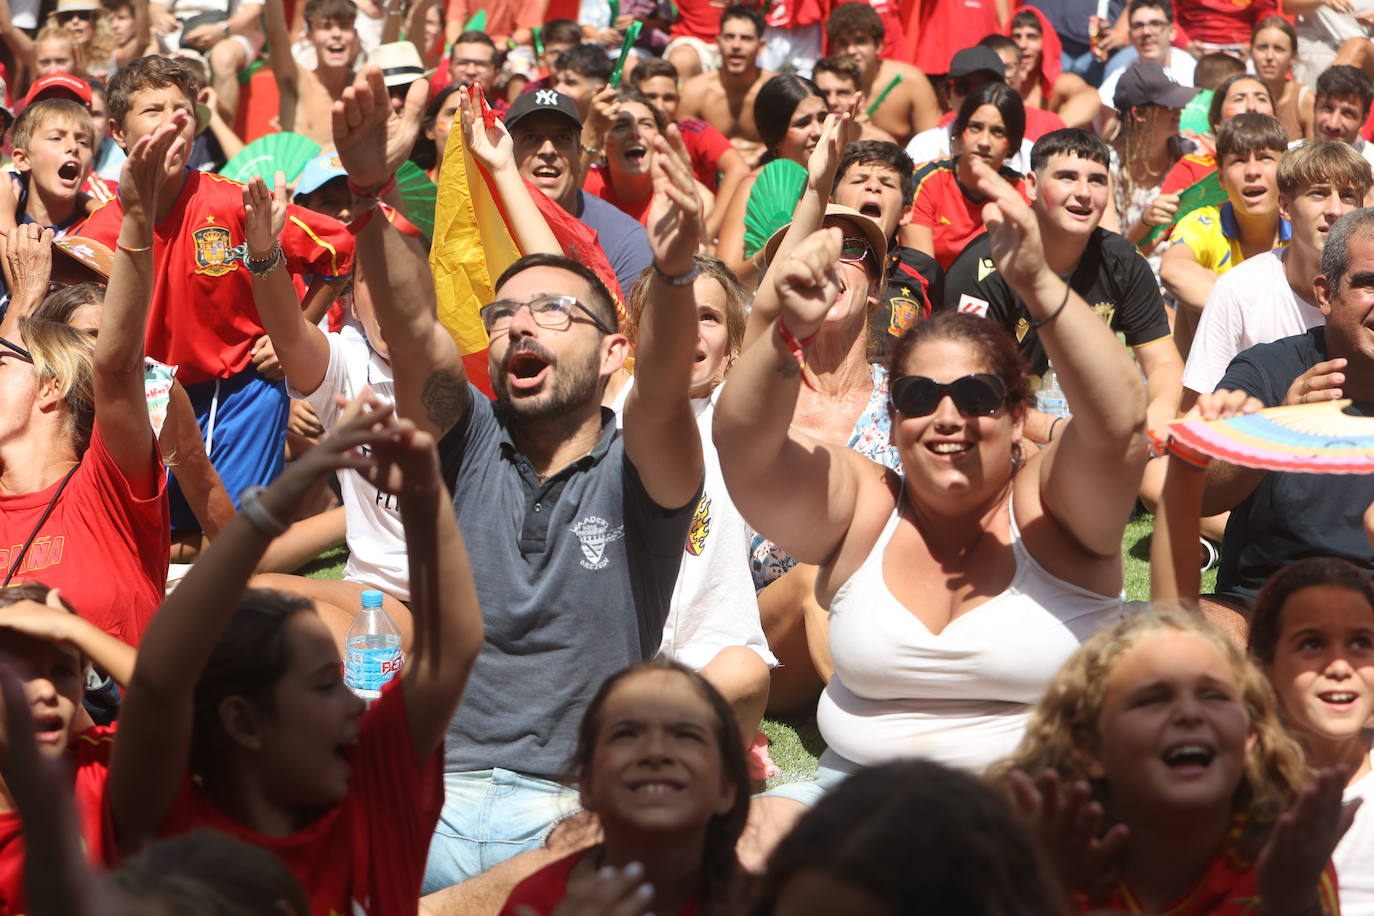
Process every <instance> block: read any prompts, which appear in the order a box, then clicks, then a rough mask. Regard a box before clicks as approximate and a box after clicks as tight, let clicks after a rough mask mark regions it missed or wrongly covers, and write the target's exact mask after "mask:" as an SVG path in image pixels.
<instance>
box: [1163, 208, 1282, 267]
mask: <svg viewBox="0 0 1374 916" xmlns="http://www.w3.org/2000/svg"><path fill="white" fill-rule="evenodd" d="M1292 236H1293V227H1292V226H1290V225H1289V224H1288V220H1286V219H1283V218H1282V217H1280V218H1279V244H1278V247H1280V248H1282V247H1283V246H1284V245H1287V244H1288V240H1289V239H1290V238H1292ZM1179 242H1187V243H1188V247H1189V248H1191V249H1192V251H1193V257H1194V258H1196V259H1197V262H1198V263H1199V264H1201V265H1202V266H1203V267H1206V268H1207V269H1208V270H1213V271H1216V272H1217V274H1224V273H1226V271H1228V270H1230V269H1231V268H1232V267H1235V266H1236V265H1237V264H1239V263H1240V262H1241V261H1244V260H1245V253H1244V252H1243V251H1242V250H1241V247H1240V224H1239V223H1237V222H1236V214H1235V210H1234V209H1233V208H1232V206H1231V202H1230V201H1229V200H1228V201H1226V202H1225V203H1223V204H1222V205H1221V206H1220V207H1199V208H1197V209H1196V210H1194V211H1193V212H1191V213H1189V214H1188V215H1187V216H1185V217H1183V219H1181V220H1179V221H1178V225H1176V226H1174V234H1173V244H1175V245H1177V244H1178V243H1179Z"/></svg>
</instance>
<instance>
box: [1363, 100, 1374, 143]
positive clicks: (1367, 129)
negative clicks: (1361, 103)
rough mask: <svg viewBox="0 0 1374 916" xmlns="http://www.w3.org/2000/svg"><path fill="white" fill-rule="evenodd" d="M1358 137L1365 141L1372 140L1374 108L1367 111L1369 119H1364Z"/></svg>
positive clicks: (1373, 133)
mask: <svg viewBox="0 0 1374 916" xmlns="http://www.w3.org/2000/svg"><path fill="white" fill-rule="evenodd" d="M1360 136H1361V137H1364V138H1365V139H1366V140H1371V139H1374V106H1371V107H1370V109H1369V117H1367V118H1365V121H1364V127H1361V128H1360Z"/></svg>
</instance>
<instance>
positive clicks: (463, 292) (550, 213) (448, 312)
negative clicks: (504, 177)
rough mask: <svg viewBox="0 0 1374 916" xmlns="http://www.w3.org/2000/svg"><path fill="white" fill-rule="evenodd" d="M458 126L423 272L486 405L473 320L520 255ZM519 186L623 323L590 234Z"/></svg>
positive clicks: (482, 339) (615, 288)
mask: <svg viewBox="0 0 1374 916" xmlns="http://www.w3.org/2000/svg"><path fill="white" fill-rule="evenodd" d="M478 97H479V98H480V97H481V93H478ZM482 106H483V109H484V115H485V117H487V118H495V117H496V115H495V113H494V112H491V111H490V110H488V109H486V100H485V99H482ZM457 126H458V125H454V127H455V129H454V130H453V131H452V132H451V133H450V134H449V138H448V146H447V148H446V149H445V151H444V168H443V171H442V173H441V174H440V176H439V193H438V200H437V202H436V204H435V210H434V243H433V245H432V247H431V248H430V253H429V265H430V270H431V272H432V273H433V274H434V292H435V297H436V301H437V310H438V315H439V321H440V322H441V323H442V324H443V325H444V327H446V328H448V331H449V333H450V334H452V335H453V339H454V340H455V341H456V342H457V343H458V352H459V353H461V354H462V357H463V367H464V369H465V370H466V371H467V376H468V378H469V379H471V380H472V383H473V384H474V385H476V386H477V387H478V388H481V389H482V390H483V391H484V392H486V393H487V396H488V397H491V396H492V390H491V379H490V377H489V376H488V374H487V343H488V340H487V332H486V329H485V328H483V327H482V319H481V318H480V317H479V315H478V312H479V310H480V309H481V308H482V306H484V305H486V304H487V303H488V302H491V301H492V299H493V298H495V297H494V292H495V287H496V279H497V278H498V277H500V276H501V273H502V271H504V270H505V269H506V268H507V267H509V266H510V265H511V264H512V263H514V262H515V261H516V260H517V259H518V258H519V257H520V256H521V255H522V254H524V252H522V251H521V250H520V246H519V245H518V244H517V243H516V241H515V233H514V232H513V231H512V230H511V221H510V217H509V216H508V215H507V213H506V211H505V209H504V208H503V207H502V206H501V201H500V198H499V197H498V196H497V194H496V190H495V188H494V187H493V186H492V183H491V176H490V175H488V174H487V172H486V170H485V169H483V168H482V166H481V165H479V164H478V162H477V160H476V159H474V158H473V155H472V152H471V151H470V150H469V149H468V148H467V145H466V144H465V143H464V142H463V133H462V131H461V130H459V129H456V128H457ZM525 186H526V187H527V188H529V191H530V194H531V195H532V196H533V197H534V200H535V203H536V204H538V206H539V210H540V212H541V213H542V214H543V215H544V219H545V220H546V221H547V222H548V224H549V228H550V229H552V230H553V233H554V235H555V236H556V237H557V238H558V241H559V244H561V245H562V246H563V251H564V254H566V255H567V256H568V257H570V258H573V259H575V260H577V261H579V262H581V263H582V264H585V265H587V266H588V267H590V268H591V269H592V270H593V271H595V272H596V274H597V276H598V277H600V278H601V280H602V282H603V283H605V284H606V286H607V288H608V289H609V290H610V291H611V294H612V295H613V296H614V297H615V298H616V310H617V312H619V313H620V316H621V319H622V321H623V319H624V317H625V315H624V304H623V303H622V301H621V294H620V284H619V283H618V282H617V280H616V276H615V271H614V270H612V269H611V265H610V262H609V261H608V260H607V259H606V254H605V252H604V251H603V250H602V249H601V244H600V242H599V241H598V240H597V237H596V233H595V232H593V231H592V230H591V229H590V228H588V227H587V226H586V225H585V224H584V223H582V222H581V221H579V220H578V219H577V218H576V217H574V216H573V215H572V214H570V213H568V212H567V211H566V210H564V209H563V208H562V207H560V206H559V205H558V204H556V203H554V202H553V201H552V200H549V198H548V197H547V196H545V194H544V193H543V192H542V191H540V190H539V189H538V188H535V187H533V186H532V185H530V184H529V182H526V183H525Z"/></svg>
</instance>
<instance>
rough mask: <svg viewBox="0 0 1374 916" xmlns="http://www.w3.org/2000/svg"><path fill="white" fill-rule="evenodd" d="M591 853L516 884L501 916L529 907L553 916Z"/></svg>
mask: <svg viewBox="0 0 1374 916" xmlns="http://www.w3.org/2000/svg"><path fill="white" fill-rule="evenodd" d="M589 852H591V850H590V849H582V850H579V851H578V852H575V853H573V854H572V855H570V856H567V857H565V858H562V859H559V860H558V861H557V862H554V863H552V864H550V865H545V866H544V867H543V868H541V869H539V871H537V872H535V873H534V874H532V875H530V876H529V877H528V878H526V879H525V880H524V881H521V882H520V883H519V884H517V885H515V887H514V888H513V889H512V890H511V892H510V896H509V897H507V898H506V905H505V906H503V907H501V913H500V916H519V914H518V913H517V912H516V908H517V907H529V908H530V909H532V910H534V911H535V912H536V913H538V914H539V916H550V914H551V913H553V911H554V909H555V908H556V907H557V906H558V904H560V903H562V902H563V898H564V897H566V896H567V894H568V875H570V874H571V873H572V870H573V868H574V866H576V865H577V863H578V862H580V861H582V857H583V856H585V855H587V853H589ZM699 907H700V904H699V901H697V900H689V901H688V902H687V903H686V905H684V906H683V907H682V908H681V909H680V910H678V911H677V914H676V916H696V914H697V911H698V909H699Z"/></svg>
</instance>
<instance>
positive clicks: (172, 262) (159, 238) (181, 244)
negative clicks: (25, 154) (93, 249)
mask: <svg viewBox="0 0 1374 916" xmlns="http://www.w3.org/2000/svg"><path fill="white" fill-rule="evenodd" d="M123 219H124V208H123V206H122V205H121V204H120V202H119V201H118V200H112V201H110V202H109V203H107V204H105V205H104V206H103V207H101V208H100V209H99V210H96V211H95V212H94V213H92V214H91V216H90V218H89V219H88V220H86V222H85V224H84V225H82V226H80V227H78V228H77V229H76V230H75V231H74V232H73V234H74V235H84V236H87V237H89V238H93V239H95V240H96V241H99V242H104V243H105V244H106V245H109V246H110V248H112V249H113V248H114V247H115V241H116V239H118V238H119V224H120V222H121V221H122V220H123ZM153 237H154V243H153V263H154V269H155V270H156V274H155V279H154V282H153V299H152V303H151V305H150V307H149V309H148V335H147V342H146V344H145V352H146V353H147V355H149V356H151V357H152V358H153V359H155V360H157V361H158V362H163V363H167V364H168V365H172V366H177V367H179V368H178V371H177V378H178V379H180V380H181V382H182V384H184V385H195V384H198V383H200V382H208V381H211V380H213V379H217V378H231V377H233V376H235V375H237V374H238V373H240V372H242V371H243V370H244V369H245V368H246V367H247V366H248V364H249V363H250V362H251V361H252V350H253V341H254V340H256V339H257V338H258V337H261V336H262V335H263V334H264V333H265V332H264V331H263V327H262V322H261V321H259V320H258V311H257V308H256V306H254V304H253V282H252V279H251V278H250V277H249V276H248V271H247V269H246V268H244V266H243V260H242V258H243V250H244V249H243V245H244V244H245V243H244V221H243V185H242V184H240V183H239V182H237V181H232V180H230V179H228V178H224V177H222V176H220V175H212V174H210V173H208V172H198V171H194V170H192V171H191V172H190V173H189V174H188V176H187V178H186V184H185V185H184V186H183V187H182V189H181V194H180V195H178V197H177V200H176V203H175V204H173V205H172V209H171V210H169V211H168V212H167V215H166V216H165V217H164V218H163V219H162V221H161V222H159V223H158V224H157V226H156V227H155V229H154V233H153ZM281 246H282V250H283V251H284V252H285V254H286V266H287V269H289V270H290V271H291V272H292V273H293V274H305V275H307V276H310V275H313V276H320V277H327V278H335V277H343V276H346V275H347V274H348V273H349V272H350V271H351V270H352V269H353V250H354V243H353V237H352V236H351V235H349V234H348V229H347V228H345V226H344V224H343V223H341V222H339V221H338V220H336V219H332V218H330V217H328V216H324V215H323V214H320V213H314V212H312V211H310V210H307V209H305V208H304V207H298V206H296V205H295V204H292V205H291V206H290V207H289V208H288V215H287V220H286V228H284V229H283V230H282V234H281Z"/></svg>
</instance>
